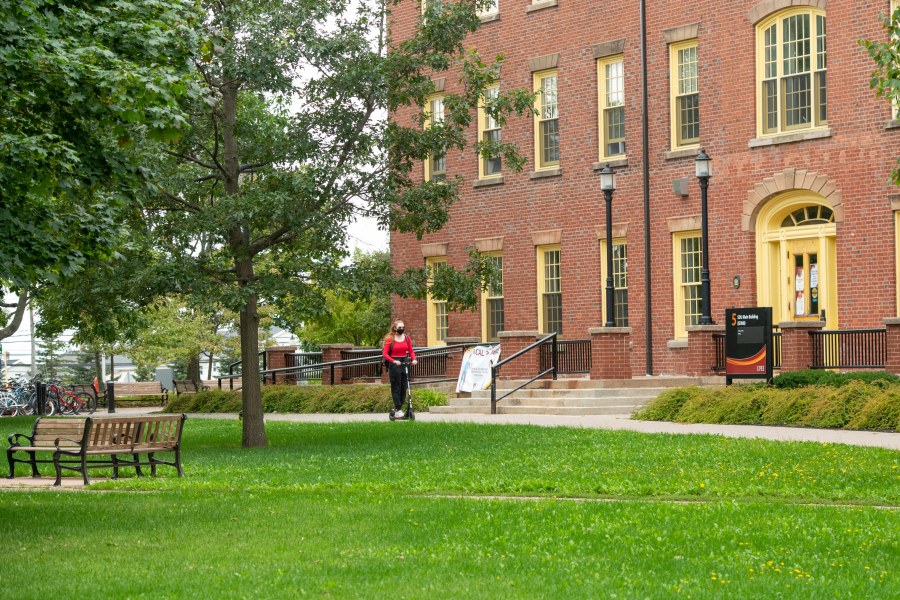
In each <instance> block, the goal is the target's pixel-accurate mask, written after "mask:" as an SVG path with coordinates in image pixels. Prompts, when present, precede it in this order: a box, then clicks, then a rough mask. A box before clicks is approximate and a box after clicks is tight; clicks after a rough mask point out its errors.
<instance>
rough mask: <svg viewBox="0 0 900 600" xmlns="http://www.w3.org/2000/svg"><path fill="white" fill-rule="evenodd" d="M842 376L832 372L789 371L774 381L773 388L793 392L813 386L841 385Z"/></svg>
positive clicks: (815, 370) (816, 370) (813, 370)
mask: <svg viewBox="0 0 900 600" xmlns="http://www.w3.org/2000/svg"><path fill="white" fill-rule="evenodd" d="M839 381H840V375H838V374H837V373H834V372H832V371H824V370H819V369H809V370H806V371H788V372H786V373H781V374H780V375H778V376H777V377H775V378H774V379H773V380H772V387H775V388H778V389H780V390H792V389H796V388H802V387H809V386H813V385H830V386H832V387H838V386H839V385H840V383H839Z"/></svg>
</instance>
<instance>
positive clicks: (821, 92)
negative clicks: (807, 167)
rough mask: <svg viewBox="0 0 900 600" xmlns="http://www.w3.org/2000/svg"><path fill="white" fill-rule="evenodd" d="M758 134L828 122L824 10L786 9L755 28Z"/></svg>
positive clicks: (789, 130) (792, 129)
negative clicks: (757, 79)
mask: <svg viewBox="0 0 900 600" xmlns="http://www.w3.org/2000/svg"><path fill="white" fill-rule="evenodd" d="M756 56H757V69H758V78H759V105H758V106H759V108H758V114H759V119H758V122H759V133H760V135H774V134H779V133H788V132H791V131H795V130H799V129H810V128H813V127H821V126H825V125H827V124H828V95H827V85H826V83H827V72H826V62H827V61H826V44H825V13H824V12H823V11H821V10H818V9H814V8H806V7H804V8H797V9H787V10H784V11H781V12H778V13H776V15H775V16H773V17H770V18H769V19H766V20H765V21H762V22H761V23H760V25H759V26H758V27H757V55H756Z"/></svg>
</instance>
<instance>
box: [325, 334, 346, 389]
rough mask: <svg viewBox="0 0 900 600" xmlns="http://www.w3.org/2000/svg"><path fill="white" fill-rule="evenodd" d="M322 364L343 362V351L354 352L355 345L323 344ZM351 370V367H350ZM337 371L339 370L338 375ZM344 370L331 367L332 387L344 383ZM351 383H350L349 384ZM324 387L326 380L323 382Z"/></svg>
mask: <svg viewBox="0 0 900 600" xmlns="http://www.w3.org/2000/svg"><path fill="white" fill-rule="evenodd" d="M321 348H322V362H323V363H330V362H336V361H339V360H341V351H343V350H352V349H353V344H322V345H321ZM348 368H349V367H348ZM335 370H338V373H335ZM342 370H343V367H338V369H335V367H334V365H332V366H331V382H330V385H339V384H341V383H343V381H342V377H341V375H342ZM347 383H350V382H347ZM322 385H326V384H325V380H324V379H323V380H322Z"/></svg>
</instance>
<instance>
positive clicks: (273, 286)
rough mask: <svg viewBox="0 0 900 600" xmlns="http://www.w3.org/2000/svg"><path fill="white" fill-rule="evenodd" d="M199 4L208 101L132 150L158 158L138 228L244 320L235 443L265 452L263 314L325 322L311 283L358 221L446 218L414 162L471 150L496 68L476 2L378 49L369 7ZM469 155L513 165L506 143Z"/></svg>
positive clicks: (480, 266) (436, 187)
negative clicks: (475, 48) (485, 54)
mask: <svg viewBox="0 0 900 600" xmlns="http://www.w3.org/2000/svg"><path fill="white" fill-rule="evenodd" d="M203 6H204V9H205V11H206V15H207V17H206V20H205V21H204V26H205V37H207V38H208V39H209V43H207V44H206V45H205V46H204V48H203V52H202V55H201V56H200V57H198V60H197V61H196V66H197V70H198V74H199V76H200V78H201V79H202V81H203V83H204V85H205V86H206V92H205V94H204V95H203V96H204V98H203V99H202V100H201V99H199V98H197V99H195V100H194V101H193V102H190V103H188V104H186V111H187V112H189V113H190V115H191V119H190V120H191V124H192V127H191V129H190V130H189V131H188V132H187V134H186V135H185V136H184V137H182V138H181V139H179V140H177V141H176V142H175V143H172V144H169V145H163V146H155V147H154V146H152V145H150V144H147V145H146V146H144V147H143V148H144V151H145V153H146V154H145V159H146V160H147V161H152V160H153V159H154V158H155V157H158V156H160V155H162V156H165V157H167V158H168V160H166V161H157V162H156V163H155V168H154V170H153V173H152V176H153V178H154V179H153V180H154V181H155V182H156V184H157V187H156V189H155V193H151V194H149V195H148V198H147V200H146V202H145V204H144V219H143V222H145V223H147V227H148V232H149V234H150V235H151V236H152V239H153V240H154V246H153V249H152V253H155V254H157V255H159V256H160V257H161V258H162V262H163V263H164V264H165V265H166V266H165V267H160V268H161V269H162V270H164V271H166V272H167V273H169V274H170V275H171V279H170V283H172V284H173V285H177V286H178V287H179V289H182V290H187V291H189V293H190V294H192V295H193V296H194V297H200V298H203V299H204V301H214V302H217V303H220V304H221V305H222V306H225V307H226V308H229V309H231V310H234V311H235V312H238V313H239V314H240V342H241V360H242V372H243V402H242V403H243V417H244V418H243V445H244V446H264V445H266V444H267V440H266V436H265V428H264V424H263V416H262V402H261V395H260V386H259V379H258V377H259V376H258V373H259V362H258V356H257V350H258V346H259V343H258V330H259V326H258V324H259V307H260V305H267V304H272V303H277V302H280V301H281V300H282V299H284V298H287V297H290V298H291V302H292V309H293V311H294V314H295V315H301V314H304V313H305V314H316V313H320V312H321V306H322V303H323V292H322V290H325V289H332V288H334V287H335V286H334V285H333V282H335V281H339V280H342V279H346V278H347V277H348V274H347V272H346V270H345V269H343V268H341V267H340V261H341V259H342V258H343V257H344V250H343V248H344V246H345V244H344V241H345V236H346V224H347V223H348V222H349V221H350V220H351V219H353V218H355V216H357V215H360V214H361V215H367V216H371V217H375V218H376V219H377V220H378V222H379V223H380V224H381V226H383V227H386V228H387V227H389V228H391V229H393V230H396V231H402V232H413V233H415V234H416V235H418V236H421V235H423V234H425V233H427V232H433V231H436V230H438V229H439V228H440V227H441V226H443V225H444V224H445V223H446V221H447V219H448V210H449V208H450V206H451V205H452V204H453V201H454V200H455V198H456V197H457V192H458V189H459V186H460V184H461V180H460V179H459V178H457V179H453V180H448V181H441V182H431V181H429V182H422V181H421V180H420V177H419V175H418V174H419V172H420V169H419V168H418V167H417V165H419V166H420V164H421V161H422V160H423V159H425V158H426V157H428V156H430V155H434V154H435V153H444V152H449V151H451V150H454V149H457V150H459V149H462V148H464V147H465V146H466V144H467V135H468V131H469V130H470V126H471V124H472V120H473V115H474V113H475V108H476V106H477V104H478V103H479V101H481V100H482V99H483V97H484V89H485V87H487V86H488V85H489V84H490V83H491V82H492V81H493V80H494V78H495V76H496V65H495V64H491V65H488V64H485V63H484V62H482V60H481V59H480V57H479V56H478V55H477V54H475V53H467V52H465V50H464V48H463V41H464V40H465V38H466V36H467V35H468V34H470V33H471V32H473V31H474V30H475V29H476V28H477V26H478V24H479V23H480V20H479V18H478V16H477V13H476V11H477V9H478V8H479V6H478V4H477V3H476V2H474V1H473V0H464V1H462V2H460V3H456V4H452V5H447V6H445V7H444V8H443V9H442V10H440V9H438V8H434V7H433V8H429V10H428V14H427V19H425V20H423V23H422V24H421V26H420V27H418V28H417V29H416V32H415V34H414V35H413V36H412V37H411V38H410V39H407V40H404V41H402V42H392V41H391V40H389V38H388V29H387V26H386V20H387V13H388V6H387V5H386V4H385V3H384V2H380V1H379V0H366V1H364V2H360V3H349V2H341V1H335V2H318V3H312V2H311V3H296V2H289V1H287V0H273V1H270V2H251V1H238V0H235V1H230V2H223V1H216V2H204V3H203ZM451 69H452V72H453V73H454V74H458V75H459V78H460V82H461V91H460V92H459V93H456V94H447V95H446V97H445V106H446V112H445V116H444V120H443V121H442V122H439V123H437V122H436V123H433V124H432V126H431V127H428V128H424V127H423V124H424V123H425V122H426V120H427V115H426V114H425V113H424V111H423V110H422V109H421V108H420V107H423V106H424V105H425V104H426V98H427V96H428V95H429V94H430V93H432V92H433V91H434V86H433V84H432V81H431V78H432V77H433V76H435V74H436V73H440V72H442V71H447V70H451ZM531 110H533V109H532V95H531V94H530V93H529V92H524V91H518V92H513V93H507V94H504V95H502V96H501V97H500V98H499V99H498V100H497V101H496V102H493V103H492V104H490V106H489V111H490V112H491V113H492V115H493V116H495V117H496V118H497V120H498V121H499V122H501V123H502V122H504V121H505V119H506V117H507V115H509V114H512V113H515V112H518V113H524V112H529V111H531ZM387 114H391V115H395V117H394V118H390V119H386V118H385V115H387ZM400 115H406V116H403V117H401V116H400ZM478 149H479V151H482V152H485V153H503V154H504V156H506V158H507V160H506V164H507V165H510V166H511V167H513V168H521V166H522V162H523V161H522V159H521V158H520V157H519V156H518V154H517V153H516V152H515V147H514V146H512V145H510V144H483V143H479V146H478ZM485 264H487V261H482V260H479V259H478V257H474V258H473V261H472V262H471V264H470V265H469V268H468V269H464V270H462V271H460V272H457V271H456V270H454V269H447V272H448V274H447V275H446V276H444V277H443V278H442V280H443V283H444V284H446V285H445V287H444V288H441V287H440V285H438V282H437V281H436V282H435V285H436V288H437V289H436V290H435V294H436V295H440V294H443V293H445V292H446V293H452V292H453V291H454V290H456V289H460V288H465V287H468V288H475V287H477V286H478V285H480V283H481V282H482V281H483V278H484V273H485ZM402 282H403V287H402V289H401V291H402V292H403V293H407V294H418V295H421V294H423V293H424V291H423V290H424V286H425V285H426V284H427V283H428V279H427V276H425V275H423V274H419V275H415V274H409V275H407V276H406V277H405V278H404V279H403V280H402ZM472 296H474V292H472Z"/></svg>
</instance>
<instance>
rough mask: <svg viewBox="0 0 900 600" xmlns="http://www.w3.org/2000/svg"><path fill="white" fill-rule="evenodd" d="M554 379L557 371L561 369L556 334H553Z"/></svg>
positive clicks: (554, 379)
mask: <svg viewBox="0 0 900 600" xmlns="http://www.w3.org/2000/svg"><path fill="white" fill-rule="evenodd" d="M552 348H553V351H552V352H553V354H552V356H553V381H556V372H557V371H558V370H559V345H558V344H557V343H556V334H555V333H554V334H553V346H552Z"/></svg>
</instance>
